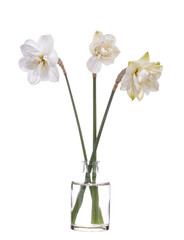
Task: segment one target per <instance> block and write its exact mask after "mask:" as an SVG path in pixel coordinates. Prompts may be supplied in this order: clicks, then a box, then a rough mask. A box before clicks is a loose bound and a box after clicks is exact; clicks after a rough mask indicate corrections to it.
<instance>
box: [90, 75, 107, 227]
mask: <svg viewBox="0 0 184 240" xmlns="http://www.w3.org/2000/svg"><path fill="white" fill-rule="evenodd" d="M96 76H97V75H96V74H95V73H93V148H94V145H95V142H96V133H97V107H96ZM96 161H97V154H96V153H95V155H94V162H96ZM92 180H93V183H96V165H94V167H93V173H92ZM90 193H91V198H92V211H91V224H103V223H104V221H103V217H102V212H101V209H100V207H99V194H98V187H96V186H91V187H90Z"/></svg>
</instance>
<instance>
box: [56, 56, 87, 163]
mask: <svg viewBox="0 0 184 240" xmlns="http://www.w3.org/2000/svg"><path fill="white" fill-rule="evenodd" d="M58 64H59V66H60V67H61V68H62V70H63V73H64V75H65V79H66V83H67V87H68V91H69V94H70V98H71V102H72V106H73V110H74V114H75V119H76V122H77V127H78V131H79V136H80V140H81V145H82V151H83V155H84V160H85V162H86V163H87V161H88V160H87V154H86V148H85V145H84V139H83V135H82V130H81V126H80V122H79V117H78V114H77V109H76V106H75V102H74V99H73V95H72V91H71V87H70V84H69V81H68V76H67V73H66V70H65V67H64V65H63V62H62V61H61V59H60V58H59V60H58Z"/></svg>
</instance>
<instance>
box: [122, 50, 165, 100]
mask: <svg viewBox="0 0 184 240" xmlns="http://www.w3.org/2000/svg"><path fill="white" fill-rule="evenodd" d="M162 69H163V66H162V65H160V63H159V62H157V63H154V62H150V61H149V53H148V52H147V53H145V55H144V56H143V57H141V58H140V59H139V60H138V61H131V62H129V63H128V67H127V69H126V73H125V75H124V76H123V78H122V80H121V90H125V91H127V93H128V95H129V97H130V98H131V99H132V100H134V98H135V97H137V98H138V99H139V101H140V100H142V98H143V97H144V93H145V94H146V95H148V94H149V93H150V92H155V91H158V90H159V83H158V81H157V80H158V79H159V77H160V76H161V74H162Z"/></svg>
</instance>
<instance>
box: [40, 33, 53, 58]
mask: <svg viewBox="0 0 184 240" xmlns="http://www.w3.org/2000/svg"><path fill="white" fill-rule="evenodd" d="M53 47H54V40H53V38H52V36H51V35H42V36H41V37H40V38H39V40H38V48H39V50H40V51H41V53H42V54H45V55H49V54H50V53H51V51H52V50H53Z"/></svg>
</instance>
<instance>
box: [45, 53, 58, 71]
mask: <svg viewBox="0 0 184 240" xmlns="http://www.w3.org/2000/svg"><path fill="white" fill-rule="evenodd" d="M47 61H48V63H49V65H50V66H52V67H55V66H56V65H57V63H58V56H57V53H56V51H55V50H52V52H51V53H50V54H49V55H48V57H47Z"/></svg>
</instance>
